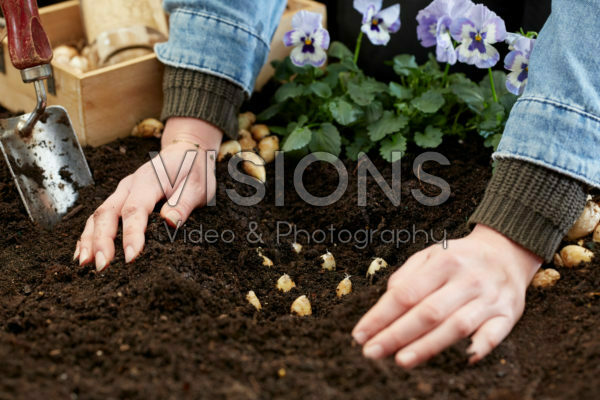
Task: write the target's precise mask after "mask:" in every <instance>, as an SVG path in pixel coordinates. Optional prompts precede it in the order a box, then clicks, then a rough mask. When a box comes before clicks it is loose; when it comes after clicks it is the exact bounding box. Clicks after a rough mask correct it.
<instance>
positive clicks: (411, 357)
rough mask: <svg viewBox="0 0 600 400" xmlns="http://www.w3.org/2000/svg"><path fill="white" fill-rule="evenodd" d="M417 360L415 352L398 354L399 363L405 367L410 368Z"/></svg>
mask: <svg viewBox="0 0 600 400" xmlns="http://www.w3.org/2000/svg"><path fill="white" fill-rule="evenodd" d="M416 359H417V354H416V353H415V352H414V351H407V352H402V353H400V354H398V362H399V363H400V364H401V365H402V366H403V367H410V366H411V365H412V363H413V362H415V360H416Z"/></svg>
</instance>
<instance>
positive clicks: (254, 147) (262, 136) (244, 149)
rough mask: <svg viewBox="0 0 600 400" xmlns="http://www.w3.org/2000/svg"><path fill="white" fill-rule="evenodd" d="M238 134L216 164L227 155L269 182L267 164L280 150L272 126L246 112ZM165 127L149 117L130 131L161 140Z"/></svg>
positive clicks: (253, 175) (251, 174)
mask: <svg viewBox="0 0 600 400" xmlns="http://www.w3.org/2000/svg"><path fill="white" fill-rule="evenodd" d="M238 123H239V134H238V139H237V140H228V141H226V142H224V143H223V144H221V147H220V149H219V154H218V156H217V161H223V159H224V158H225V157H226V156H227V155H231V156H233V155H236V154H237V155H238V156H239V157H241V158H242V160H243V162H242V168H243V169H244V171H245V172H246V173H247V174H248V175H250V176H252V177H254V178H256V179H258V180H259V181H261V182H263V183H264V182H265V181H266V180H267V171H266V169H265V165H266V164H268V163H270V162H272V161H273V160H275V152H277V151H278V150H279V138H278V137H277V136H275V135H271V131H270V130H269V127H268V126H266V125H263V124H255V123H256V115H254V113H252V112H245V113H243V114H240V115H239V116H238ZM163 129H164V125H163V123H162V122H160V121H159V120H157V119H155V118H147V119H145V120H143V121H141V122H140V123H138V124H137V125H136V126H134V127H133V130H132V131H131V135H132V136H138V137H145V138H146V137H156V138H160V137H161V135H162V131H163Z"/></svg>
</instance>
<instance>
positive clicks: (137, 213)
mask: <svg viewBox="0 0 600 400" xmlns="http://www.w3.org/2000/svg"><path fill="white" fill-rule="evenodd" d="M221 139H222V133H221V131H220V130H219V129H217V128H216V127H215V126H213V125H210V124H209V123H207V122H204V121H202V120H199V119H194V118H170V119H169V120H168V121H167V124H166V126H165V131H164V133H163V137H162V150H161V151H160V156H161V158H162V162H163V165H164V168H165V170H166V171H167V173H168V174H169V176H170V177H171V178H174V177H175V176H177V173H178V172H179V171H180V169H181V173H180V174H179V176H178V177H177V181H176V182H175V184H174V185H173V186H172V189H169V188H171V185H170V184H169V183H168V182H166V181H163V180H164V179H167V178H166V177H161V182H160V183H159V180H158V179H157V177H158V175H157V173H156V172H155V169H154V167H153V165H152V163H151V162H150V161H148V162H147V163H145V164H144V165H142V166H141V167H140V168H139V169H138V170H137V171H135V172H134V173H133V174H131V175H129V176H127V177H126V178H124V179H123V180H122V181H121V182H120V183H119V185H118V186H117V189H116V190H115V192H114V193H113V194H112V195H111V196H110V197H109V198H108V199H106V201H104V203H102V205H101V206H100V207H98V209H97V210H96V212H94V214H93V215H92V216H90V217H89V218H88V220H87V223H86V225H85V228H84V230H83V233H82V234H81V239H80V240H79V241H78V242H77V247H76V249H75V256H74V258H75V259H79V264H80V265H86V264H89V263H91V262H92V261H95V262H96V269H97V270H98V271H102V270H103V269H105V268H106V267H107V266H108V265H109V264H110V262H111V261H112V260H113V258H114V256H115V244H114V240H115V237H116V235H117V231H118V228H119V219H120V218H121V219H122V220H123V249H124V252H125V262H127V263H129V262H132V261H133V260H134V259H135V258H136V257H137V256H138V255H139V254H140V253H141V251H142V250H143V248H144V242H145V231H146V226H147V224H148V216H149V215H150V213H152V211H153V210H154V207H155V206H156V204H157V203H158V202H159V201H161V200H162V199H164V198H165V195H166V197H167V198H168V199H170V200H171V199H174V198H177V197H179V196H180V197H179V200H178V202H177V204H176V205H175V206H174V207H171V206H170V205H169V204H168V203H165V204H164V206H163V207H162V209H161V211H160V215H161V217H163V218H164V219H165V220H166V221H167V223H168V224H169V225H171V226H172V227H176V226H177V225H178V224H182V223H183V222H185V221H186V220H187V218H188V217H189V215H190V214H191V212H192V211H193V210H194V208H196V207H200V206H204V205H206V203H207V201H209V200H210V199H212V197H213V196H214V195H215V193H216V186H217V182H216V178H215V174H214V168H215V159H214V157H208V158H209V160H208V162H207V152H206V151H207V150H214V151H218V150H219V146H220V144H221ZM194 144H197V145H199V149H197V148H196V146H195V145H194ZM189 151H197V152H198V153H197V156H196V158H195V159H194V162H193V165H192V167H191V169H189V166H188V167H186V166H185V165H182V162H183V161H184V158H185V155H186V153H187V152H189ZM189 159H190V162H191V157H189ZM187 170H189V174H186V173H185V171H187ZM184 187H185V190H184ZM163 188H164V191H163ZM176 196H177V197H176Z"/></svg>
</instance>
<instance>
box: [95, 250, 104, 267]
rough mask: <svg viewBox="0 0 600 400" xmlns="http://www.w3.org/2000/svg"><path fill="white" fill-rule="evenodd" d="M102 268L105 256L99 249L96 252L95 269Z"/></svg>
mask: <svg viewBox="0 0 600 400" xmlns="http://www.w3.org/2000/svg"><path fill="white" fill-rule="evenodd" d="M104 268H106V257H104V254H103V253H102V252H101V251H99V252H97V253H96V271H98V272H100V271H102V270H103V269H104Z"/></svg>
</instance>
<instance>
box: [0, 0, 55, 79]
mask: <svg viewBox="0 0 600 400" xmlns="http://www.w3.org/2000/svg"><path fill="white" fill-rule="evenodd" d="M0 7H1V8H2V12H3V13H4V18H5V19H6V28H7V30H8V51H9V54H10V59H11V61H12V63H13V65H14V66H15V67H16V68H17V69H26V68H31V67H37V66H38V65H42V64H49V63H50V60H52V47H51V46H50V41H49V40H48V36H46V32H44V28H42V24H41V23H40V15H39V13H38V8H37V4H36V0H0Z"/></svg>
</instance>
